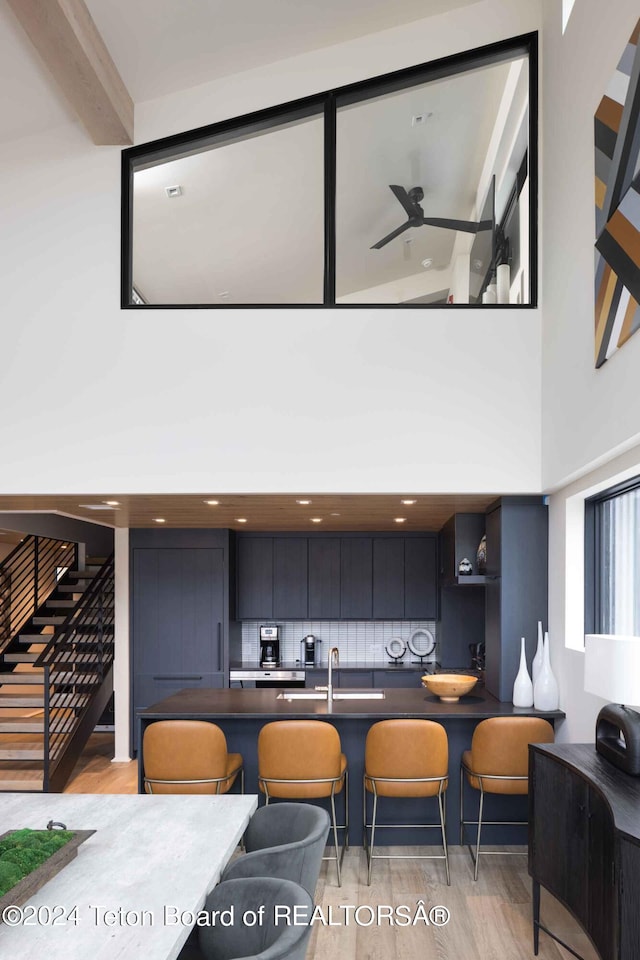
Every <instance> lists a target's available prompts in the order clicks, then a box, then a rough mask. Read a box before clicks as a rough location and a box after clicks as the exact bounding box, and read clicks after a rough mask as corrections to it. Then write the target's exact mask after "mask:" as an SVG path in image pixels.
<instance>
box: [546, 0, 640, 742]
mask: <svg viewBox="0 0 640 960" xmlns="http://www.w3.org/2000/svg"><path fill="white" fill-rule="evenodd" d="M545 12H546V19H545V32H544V50H545V56H544V69H543V78H544V87H543V90H544V127H543V169H544V172H545V178H544V183H545V189H544V204H543V245H542V249H543V276H544V285H543V305H544V309H543V348H542V370H543V393H542V400H543V422H542V429H543V484H544V487H545V489H547V490H554V491H555V492H554V494H553V496H552V497H551V500H550V511H549V522H550V530H549V550H550V556H549V630H550V637H551V653H552V666H553V669H554V671H555V672H556V673H557V676H558V680H559V683H560V691H561V702H560V706H561V708H562V709H564V710H565V711H566V713H567V721H566V722H565V723H564V724H563V725H562V727H561V730H560V737H561V738H562V739H565V740H573V741H592V740H593V736H594V728H595V718H596V716H597V713H598V711H599V709H600V707H601V706H602V705H603V701H602V700H600V699H599V698H597V697H594V696H591V695H589V694H585V692H584V683H583V673H584V653H583V652H582V650H583V647H584V499H585V497H587V496H589V495H592V494H594V493H596V492H597V491H598V490H602V489H605V488H606V487H608V486H611V485H612V484H614V483H616V482H618V481H620V480H622V479H623V478H626V477H629V476H633V475H635V474H638V473H640V447H638V446H637V443H638V439H639V438H640V391H638V387H637V384H638V378H639V374H640V335H637V336H635V337H632V338H631V340H630V341H629V342H628V343H627V344H626V345H625V346H624V347H623V348H622V349H621V350H620V351H618V352H617V353H616V354H615V355H614V356H613V357H612V358H611V359H610V360H609V361H608V362H607V363H606V364H605V365H604V366H603V367H602V368H601V369H600V370H595V369H594V317H593V310H594V307H593V301H594V294H593V285H594V281H593V270H594V248H593V244H594V239H595V237H594V230H595V217H594V113H595V110H596V108H597V106H598V103H599V102H600V99H601V97H602V95H603V92H604V90H605V88H606V87H607V85H608V82H609V79H610V77H611V75H612V74H613V72H614V70H615V68H616V65H617V63H618V61H619V59H620V56H621V54H622V51H623V49H624V46H625V44H626V42H627V40H628V38H629V36H630V34H631V31H632V29H633V27H634V26H635V23H636V21H637V19H638V15H639V14H640V11H639V9H638V4H637V0H616V3H615V5H614V6H609V7H607V9H606V11H605V9H604V7H603V4H602V3H601V2H600V0H580V2H579V3H576V4H575V6H574V7H573V11H572V14H571V17H570V19H569V21H568V25H567V29H566V33H565V34H564V36H563V35H562V4H561V3H560V0H557V2H556V0H553V2H549V3H548V4H546V5H545ZM623 451H627V452H624V453H623ZM578 478H579V479H578Z"/></svg>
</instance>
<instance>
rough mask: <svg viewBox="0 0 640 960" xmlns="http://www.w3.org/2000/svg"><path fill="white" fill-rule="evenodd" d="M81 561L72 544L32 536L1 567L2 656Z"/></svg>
mask: <svg viewBox="0 0 640 960" xmlns="http://www.w3.org/2000/svg"><path fill="white" fill-rule="evenodd" d="M77 559H78V545H77V544H76V543H73V542H72V541H70V540H56V539H53V538H52V537H35V536H32V535H31V534H29V535H28V536H25V537H24V538H23V540H21V542H20V543H19V544H18V545H17V546H16V547H15V549H14V550H12V551H11V553H10V554H8V556H6V557H5V559H4V560H3V561H2V563H1V564H0V653H2V652H3V651H4V649H5V648H6V647H7V645H8V644H9V643H10V642H11V640H12V638H13V637H15V636H16V634H17V633H19V632H20V630H22V629H23V627H24V626H25V625H26V624H27V623H28V622H29V620H30V619H31V617H32V616H33V615H34V614H35V613H37V611H38V610H39V609H40V607H41V606H42V604H43V603H44V602H45V600H46V599H47V597H49V596H50V595H51V594H52V593H53V591H54V590H55V589H56V586H57V585H58V581H59V580H60V578H61V577H62V576H63V575H64V573H65V572H66V570H68V569H71V568H73V567H74V566H75V565H76V563H77Z"/></svg>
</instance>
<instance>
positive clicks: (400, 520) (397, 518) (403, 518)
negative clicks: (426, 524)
mask: <svg viewBox="0 0 640 960" xmlns="http://www.w3.org/2000/svg"><path fill="white" fill-rule="evenodd" d="M406 519H407V518H406V517H396V523H405V522H406Z"/></svg>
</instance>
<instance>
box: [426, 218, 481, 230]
mask: <svg viewBox="0 0 640 960" xmlns="http://www.w3.org/2000/svg"><path fill="white" fill-rule="evenodd" d="M422 222H423V223H424V225H425V226H426V227H444V229H445V230H461V231H463V232H464V233H477V232H478V226H479V224H477V223H475V222H474V221H473V220H449V219H448V218H447V217H423V218H422Z"/></svg>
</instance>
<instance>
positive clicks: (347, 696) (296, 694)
mask: <svg viewBox="0 0 640 960" xmlns="http://www.w3.org/2000/svg"><path fill="white" fill-rule="evenodd" d="M326 699H327V691H326V690H281V691H280V693H279V694H278V695H277V696H276V700H326ZM333 699H334V700H384V690H369V689H367V688H366V687H363V688H354V689H352V690H349V689H347V688H346V687H341V688H339V689H338V690H334V691H333Z"/></svg>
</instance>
